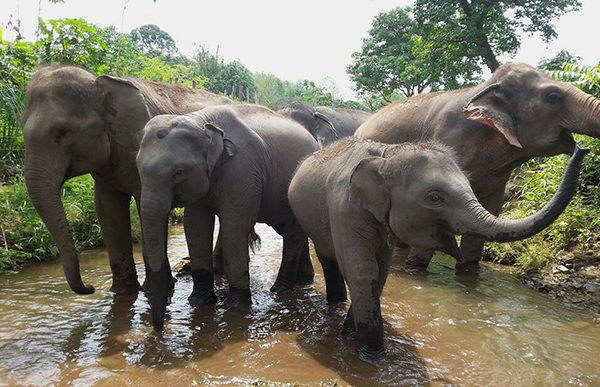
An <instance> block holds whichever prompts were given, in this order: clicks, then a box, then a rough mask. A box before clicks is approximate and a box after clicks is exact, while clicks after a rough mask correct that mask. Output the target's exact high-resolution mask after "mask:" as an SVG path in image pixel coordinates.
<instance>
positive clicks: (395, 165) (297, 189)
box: [289, 138, 587, 361]
mask: <svg viewBox="0 0 600 387" xmlns="http://www.w3.org/2000/svg"><path fill="white" fill-rule="evenodd" d="M585 153H587V150H582V149H580V148H578V147H576V148H575V151H574V153H573V156H572V159H571V162H570V163H569V167H568V168H567V171H566V173H565V177H564V178H563V181H562V183H561V186H560V188H559V190H558V191H557V193H556V194H555V195H554V196H553V198H552V199H551V201H550V202H549V203H547V204H546V206H545V207H544V208H543V209H542V210H540V211H539V212H537V213H535V214H533V215H531V216H529V217H527V218H525V219H519V220H507V219H500V218H497V217H496V216H494V215H493V214H491V213H490V212H488V211H487V210H486V209H485V208H484V207H483V206H482V205H481V204H480V203H479V202H478V201H477V198H476V197H475V194H474V193H473V190H472V189H471V185H470V184H469V180H468V179H467V177H466V176H465V174H464V173H463V172H462V171H461V169H460V168H459V165H458V164H457V163H456V162H455V160H454V157H453V153H452V152H451V151H449V149H448V148H447V147H446V146H443V145H439V144H437V143H414V144H411V143H405V144H400V145H386V144H381V143H375V142H373V141H368V140H360V139H357V138H348V139H344V140H341V141H339V142H337V143H335V144H333V145H331V146H329V147H327V148H325V149H323V150H321V151H319V152H317V153H315V154H314V155H312V156H311V157H309V158H308V159H306V160H305V161H304V162H303V163H302V165H301V166H300V167H299V168H298V171H297V172H296V174H295V175H294V178H293V179H292V182H291V183H290V188H289V200H290V205H291V206H292V209H293V211H294V213H295V214H296V217H297V219H298V221H299V222H300V224H301V225H302V227H303V229H304V230H305V231H306V232H307V234H308V236H309V237H310V238H311V239H312V241H313V242H314V244H315V250H316V253H317V255H318V257H319V260H320V261H321V264H322V266H323V272H324V274H325V282H326V286H327V299H328V301H330V302H336V301H343V300H345V299H346V288H345V286H344V281H345V282H346V283H347V284H348V288H349V290H350V296H351V299H352V305H351V306H350V309H349V310H348V313H347V315H346V320H345V322H344V329H343V334H344V336H345V337H346V338H355V339H356V341H357V351H358V356H359V357H360V358H361V359H363V360H365V361H376V360H378V359H381V358H382V357H383V355H384V349H383V325H382V317H381V307H380V302H379V298H380V295H381V291H382V289H383V287H384V285H385V281H386V278H387V274H388V267H389V262H390V257H391V255H392V249H393V247H394V246H399V245H400V246H404V245H409V246H413V247H416V248H421V249H432V250H435V249H438V250H442V251H444V252H446V253H448V254H450V255H452V256H453V257H455V258H456V259H457V261H459V262H461V261H462V256H461V253H460V250H459V248H458V245H457V243H456V240H455V235H465V236H466V235H470V236H475V237H478V238H483V239H485V240H488V241H497V242H509V241H515V240H519V239H523V238H527V237H529V236H531V235H533V234H535V233H537V232H539V231H541V230H542V229H544V228H545V227H546V226H548V225H549V224H550V223H551V222H553V221H554V220H555V219H556V218H557V217H558V215H560V213H561V212H562V211H563V210H564V208H565V207H566V206H567V204H568V203H569V201H570V199H571V197H572V196H573V194H574V192H575V190H576V187H577V180H578V177H579V171H580V167H581V163H582V160H583V157H584V155H585ZM340 269H341V270H340Z"/></svg>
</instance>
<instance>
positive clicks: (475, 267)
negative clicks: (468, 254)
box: [456, 261, 483, 274]
mask: <svg viewBox="0 0 600 387" xmlns="http://www.w3.org/2000/svg"><path fill="white" fill-rule="evenodd" d="M456 271H457V272H458V273H473V274H478V273H481V272H482V271H483V269H482V268H481V266H480V265H479V261H470V262H461V263H456Z"/></svg>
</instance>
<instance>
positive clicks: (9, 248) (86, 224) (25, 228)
mask: <svg viewBox="0 0 600 387" xmlns="http://www.w3.org/2000/svg"><path fill="white" fill-rule="evenodd" d="M61 195H62V201H63V204H64V207H65V212H66V214H67V219H68V220H69V225H70V228H71V231H72V232H73V236H74V238H75V244H76V246H77V247H78V248H79V249H83V248H91V247H99V246H102V244H103V242H102V234H101V232H100V226H99V224H98V220H97V216H96V212H95V208H94V181H93V179H92V177H91V176H90V175H85V176H81V177H77V178H74V179H70V180H69V181H68V182H66V183H65V185H64V187H63V189H62V192H61ZM130 211H131V221H132V224H133V227H132V229H133V232H132V233H133V240H134V241H135V242H139V241H140V240H141V231H140V224H139V217H138V215H137V210H136V208H135V205H134V204H133V201H132V205H131V208H130ZM0 219H2V223H1V226H2V230H3V233H4V236H5V238H6V240H4V241H2V242H1V243H0V272H1V271H4V270H7V269H11V268H14V267H17V266H19V265H20V264H21V263H25V262H35V261H42V260H46V259H49V258H51V257H53V256H55V255H57V254H58V250H57V248H56V246H55V244H54V240H53V239H52V236H51V235H50V233H49V231H48V229H47V228H46V225H45V224H44V222H42V220H41V219H40V218H39V216H38V215H37V212H36V211H35V208H34V207H33V204H32V203H31V200H30V198H29V195H28V194H27V189H26V188H25V184H24V182H23V180H22V178H19V179H17V180H15V181H13V182H12V184H10V185H6V186H0ZM0 239H3V238H2V236H1V235H0Z"/></svg>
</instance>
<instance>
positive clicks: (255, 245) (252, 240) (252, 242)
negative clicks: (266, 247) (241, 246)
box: [248, 228, 261, 253]
mask: <svg viewBox="0 0 600 387" xmlns="http://www.w3.org/2000/svg"><path fill="white" fill-rule="evenodd" d="M260 242H261V239H260V235H258V234H257V233H256V231H255V230H254V228H252V231H250V235H248V247H250V250H252V253H255V252H257V251H259V250H260Z"/></svg>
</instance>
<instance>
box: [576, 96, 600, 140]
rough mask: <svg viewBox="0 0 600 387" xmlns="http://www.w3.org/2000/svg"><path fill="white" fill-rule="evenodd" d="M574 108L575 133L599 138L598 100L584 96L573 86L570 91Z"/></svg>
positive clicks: (599, 115)
mask: <svg viewBox="0 0 600 387" xmlns="http://www.w3.org/2000/svg"><path fill="white" fill-rule="evenodd" d="M570 95H571V96H572V97H573V99H574V101H575V102H574V103H573V105H574V106H576V108H575V109H574V111H573V113H572V117H573V118H572V119H573V120H574V122H575V124H574V126H573V127H572V130H573V131H574V132H575V133H580V134H585V135H586V136H590V137H594V138H600V99H598V98H596V97H594V96H591V95H589V94H586V93H585V92H583V91H581V90H579V89H578V88H576V87H575V86H573V88H572V89H571V91H570Z"/></svg>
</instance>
